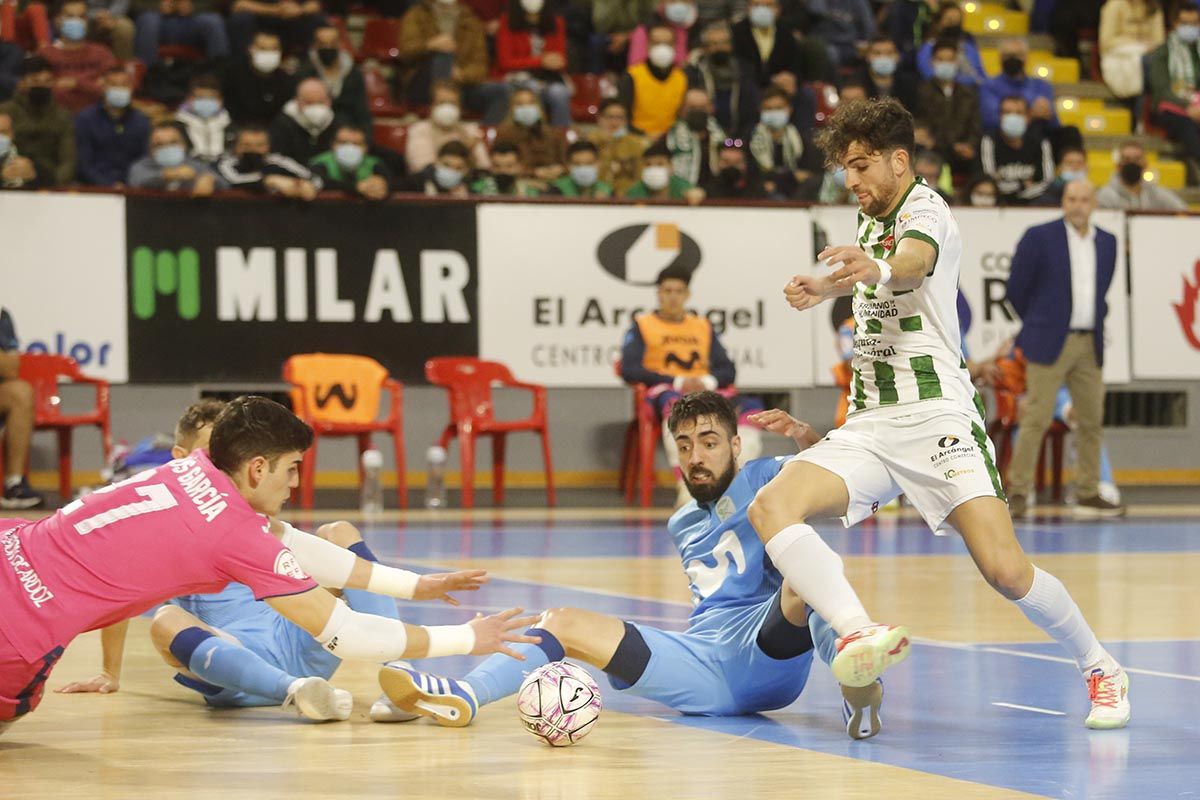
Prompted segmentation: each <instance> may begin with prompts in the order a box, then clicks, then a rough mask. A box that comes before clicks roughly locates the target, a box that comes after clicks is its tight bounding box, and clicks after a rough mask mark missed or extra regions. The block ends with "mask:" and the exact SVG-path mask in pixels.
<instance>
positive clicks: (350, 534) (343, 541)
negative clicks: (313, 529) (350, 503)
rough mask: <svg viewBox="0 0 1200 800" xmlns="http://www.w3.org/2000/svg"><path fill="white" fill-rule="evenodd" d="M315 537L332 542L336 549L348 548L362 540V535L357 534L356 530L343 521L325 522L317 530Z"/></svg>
mask: <svg viewBox="0 0 1200 800" xmlns="http://www.w3.org/2000/svg"><path fill="white" fill-rule="evenodd" d="M317 536H320V537H321V538H322V539H327V540H328V541H330V542H333V543H334V544H336V545H337V546H338V547H349V546H350V545H352V544H357V543H358V542H361V541H362V540H363V538H362V534H360V533H359V532H358V529H357V528H355V527H354V526H353V525H351V524H350V523H349V522H346V521H345V520H338V521H337V522H327V523H326V524H324V525H322V526H321V527H319V528H317Z"/></svg>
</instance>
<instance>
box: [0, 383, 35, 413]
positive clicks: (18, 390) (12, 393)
mask: <svg viewBox="0 0 1200 800" xmlns="http://www.w3.org/2000/svg"><path fill="white" fill-rule="evenodd" d="M0 402H2V404H3V407H4V409H5V410H6V411H20V410H24V409H30V408H33V386H31V385H30V383H29V382H28V381H23V380H20V379H13V380H10V381H4V382H2V383H0Z"/></svg>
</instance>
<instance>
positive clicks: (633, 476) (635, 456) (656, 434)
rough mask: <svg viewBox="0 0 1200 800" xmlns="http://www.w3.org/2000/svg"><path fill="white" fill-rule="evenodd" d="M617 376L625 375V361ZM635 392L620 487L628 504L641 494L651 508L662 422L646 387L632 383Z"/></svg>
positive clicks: (618, 365)
mask: <svg viewBox="0 0 1200 800" xmlns="http://www.w3.org/2000/svg"><path fill="white" fill-rule="evenodd" d="M614 369H615V370H616V373H617V377H618V378H619V377H620V376H621V362H620V361H618V362H617V363H616V364H615V365H614ZM629 388H630V389H631V390H632V391H633V419H631V420H630V421H629V425H628V426H626V428H625V444H624V446H623V447H622V448H621V471H620V472H619V473H618V479H617V483H618V487H619V488H620V491H622V492H624V493H625V502H626V504H629V503H632V502H633V497H634V494H635V493H636V494H637V495H638V501H639V505H640V506H641V507H642V508H649V507H650V503H651V496H652V495H653V493H654V480H655V473H654V451H655V449H656V448H657V447H658V442H659V440H660V439H661V438H662V422H661V421H660V420H659V418H658V414H656V413H655V411H654V406H653V405H652V404H651V403H650V401H649V399H648V397H647V394H646V391H647V390H646V384H644V383H631V384H629Z"/></svg>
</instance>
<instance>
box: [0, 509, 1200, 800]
mask: <svg viewBox="0 0 1200 800" xmlns="http://www.w3.org/2000/svg"><path fill="white" fill-rule="evenodd" d="M1179 516H1181V518H1172V517H1171V516H1170V515H1165V516H1158V517H1154V516H1150V515H1146V516H1144V517H1140V518H1138V519H1134V520H1127V521H1123V522H1120V523H1116V524H1112V525H1105V526H1099V527H1097V526H1093V527H1090V528H1088V527H1084V526H1080V525H1078V524H1076V523H1071V522H1062V521H1056V520H1053V519H1048V520H1039V521H1038V522H1036V523H1030V524H1028V525H1027V526H1022V528H1023V530H1022V532H1021V536H1022V540H1023V543H1024V544H1025V545H1026V547H1027V549H1029V550H1030V551H1031V552H1033V553H1034V556H1035V560H1036V561H1037V562H1038V563H1039V564H1040V565H1041V566H1043V567H1044V568H1046V569H1048V570H1049V571H1051V572H1053V573H1055V574H1056V575H1058V576H1059V577H1060V578H1061V579H1062V580H1063V581H1064V583H1066V584H1067V586H1068V587H1069V588H1070V589H1071V590H1072V592H1073V594H1074V596H1075V598H1076V600H1077V601H1078V602H1079V605H1080V607H1081V608H1082V609H1083V611H1084V613H1085V615H1086V616H1087V617H1088V618H1089V619H1090V620H1091V621H1092V623H1093V625H1094V627H1095V628H1096V629H1097V631H1098V633H1099V634H1100V636H1101V638H1102V639H1104V640H1105V641H1106V642H1107V643H1110V646H1111V647H1112V649H1113V652H1114V653H1115V654H1118V657H1120V658H1121V659H1122V660H1123V661H1124V663H1125V664H1126V666H1127V667H1130V668H1131V674H1132V677H1133V688H1132V695H1131V696H1132V697H1133V700H1134V704H1135V705H1134V708H1135V717H1134V722H1133V724H1132V725H1131V727H1130V729H1129V730H1127V731H1122V732H1115V733H1094V732H1087V731H1086V730H1085V729H1083V726H1082V715H1083V713H1084V711H1085V709H1086V696H1085V694H1084V690H1083V684H1082V681H1081V680H1079V677H1078V673H1077V672H1075V671H1074V668H1073V666H1071V665H1068V664H1064V663H1062V661H1063V659H1061V658H1060V657H1059V653H1058V651H1057V650H1056V649H1055V648H1054V647H1053V645H1052V644H1050V643H1046V642H1044V641H1043V640H1042V637H1041V636H1040V634H1038V633H1037V632H1036V631H1035V630H1033V629H1032V628H1031V627H1030V626H1029V625H1028V624H1027V623H1026V622H1025V620H1024V618H1023V617H1022V616H1021V615H1020V613H1019V612H1017V611H1016V609H1015V608H1013V607H1012V606H1011V605H1010V604H1008V603H1006V602H1004V601H1002V600H1001V599H1000V598H999V597H997V596H995V595H994V594H993V593H992V592H991V590H990V589H988V588H987V587H986V586H985V585H984V584H983V583H982V581H981V580H980V579H979V578H978V576H977V575H976V573H975V571H974V568H973V566H972V564H971V562H970V560H969V558H967V557H966V556H965V554H964V553H963V552H962V550H961V545H960V544H959V543H957V542H955V541H954V540H950V539H934V537H932V536H930V535H929V534H928V532H927V531H925V530H924V529H922V528H920V527H919V526H918V525H915V524H912V523H909V522H904V521H895V520H893V521H885V522H883V523H881V524H880V525H878V526H875V527H874V528H870V529H863V530H861V531H852V532H842V531H839V530H837V529H836V528H828V527H827V528H822V532H823V533H825V534H826V536H827V539H828V540H829V541H830V542H831V544H833V545H834V546H835V547H836V548H838V549H839V550H840V551H841V552H843V553H844V557H845V559H846V564H847V572H848V574H849V575H850V577H851V579H852V582H853V583H854V584H855V585H856V587H857V588H858V589H859V590H860V592H861V594H862V596H863V599H864V601H865V602H866V605H867V607H868V608H869V609H871V610H872V612H873V613H874V614H875V615H876V616H877V617H878V618H880V619H886V620H888V621H893V620H894V621H898V622H904V623H906V624H908V625H909V626H910V627H911V628H912V629H913V632H914V634H916V635H917V636H918V637H919V638H918V641H919V644H918V646H917V648H916V649H915V652H914V656H913V658H912V659H911V660H910V662H908V663H907V664H905V665H902V666H901V667H898V668H897V669H896V670H895V671H894V673H895V677H894V678H893V677H891V676H892V674H893V673H889V678H888V679H887V680H888V681H889V682H888V691H889V695H888V698H887V700H886V701H885V707H884V709H885V710H884V732H883V733H882V734H881V735H880V736H879V737H877V738H876V739H874V740H871V741H869V742H860V743H856V742H851V741H850V740H849V739H848V738H846V736H845V733H844V731H843V730H842V727H841V720H840V716H839V714H838V706H837V701H836V694H835V693H834V689H833V686H832V678H831V677H830V676H829V674H828V672H827V671H826V670H824V668H823V667H814V669H813V672H812V675H811V677H810V680H809V687H808V688H806V690H805V692H804V694H803V695H802V696H801V698H800V699H799V700H798V701H797V703H796V704H794V705H793V706H791V707H789V708H787V709H783V710H781V711H779V712H774V713H772V714H768V715H764V716H759V717H749V718H735V719H727V720H705V719H698V718H682V717H680V716H679V715H677V714H674V713H673V712H671V711H670V710H668V709H666V708H664V707H662V706H659V705H656V704H653V703H651V702H650V701H646V700H639V699H637V698H631V697H628V695H627V693H623V692H616V691H615V690H612V689H611V688H609V687H608V685H607V683H601V688H602V692H603V694H604V699H605V702H606V709H605V711H604V713H603V716H602V718H601V720H600V723H599V725H598V726H597V729H596V730H595V732H594V733H593V734H592V735H591V736H590V737H589V738H588V739H587V740H586V741H585V742H584V743H583V744H581V745H580V746H578V747H574V748H568V749H563V750H555V749H552V748H549V747H546V746H544V745H541V744H540V743H538V742H537V741H535V740H534V739H533V738H532V737H530V736H528V735H527V734H526V733H525V732H524V731H523V730H522V729H521V728H520V726H519V724H518V722H517V719H516V715H515V706H514V704H512V703H511V702H510V701H507V700H506V701H502V702H500V703H497V704H495V705H493V706H488V707H485V708H484V709H482V711H481V713H480V714H479V716H478V718H477V720H476V723H475V724H474V725H472V726H471V727H470V728H466V729H461V730H449V729H443V728H439V727H437V726H435V725H433V724H431V723H428V722H427V721H425V720H420V721H417V722H413V723H404V724H397V725H380V724H373V723H371V722H370V721H369V720H368V719H367V718H366V710H367V707H368V706H369V705H370V703H371V701H372V700H374V699H375V697H376V696H377V695H378V687H377V686H376V685H375V669H374V667H372V666H371V665H366V664H355V663H347V664H345V665H343V666H342V668H341V669H340V670H339V672H338V673H337V674H336V675H335V677H334V679H333V682H334V683H335V684H337V685H339V686H342V687H343V688H347V689H350V690H351V691H352V692H353V693H354V695H355V714H354V717H353V718H352V719H351V720H350V721H349V722H345V723H327V724H311V723H306V722H303V721H300V720H298V719H297V718H295V717H293V716H290V715H288V714H286V713H284V712H282V711H280V710H279V709H246V710H237V711H212V710H209V709H207V708H205V707H204V706H203V704H202V703H201V702H200V701H199V700H198V699H197V696H196V695H194V694H193V693H191V692H189V691H188V690H185V689H183V688H182V687H180V686H178V685H177V684H175V683H173V682H172V681H171V680H170V676H171V671H170V670H169V669H168V668H166V667H165V666H164V665H163V664H162V663H161V662H160V661H159V659H158V656H157V655H156V654H155V653H154V652H153V650H152V648H151V647H150V643H149V638H148V635H147V632H146V631H147V628H148V623H147V621H146V620H145V619H140V620H135V622H134V625H133V627H132V629H131V632H130V637H129V646H128V648H127V654H126V664H125V670H124V676H123V679H122V688H121V691H120V692H119V693H117V694H114V695H108V696H100V695H86V696H84V695H72V696H68V695H59V694H53V693H48V694H47V697H46V698H45V700H44V701H43V703H42V706H41V708H39V710H38V711H37V712H35V713H34V714H31V715H29V716H28V717H26V718H25V719H23V720H22V721H21V722H20V723H18V724H17V725H14V726H13V727H12V728H10V729H9V730H8V732H7V733H5V734H4V736H2V737H0V798H4V799H5V800H7V799H9V798H12V799H14V800H15V799H16V798H38V799H39V800H40V799H41V798H57V797H64V798H65V797H94V798H139V797H144V798H156V797H172V798H181V799H186V798H216V797H224V798H242V797H246V798H325V797H364V798H366V797H369V798H376V797H379V798H384V797H388V798H390V797H404V798H547V799H550V798H554V799H561V800H568V799H571V800H573V799H574V798H579V799H580V800H582V799H583V798H621V799H622V800H631V799H632V798H655V800H666V799H667V798H739V799H740V798H756V797H785V796H786V797H791V796H805V797H810V798H821V799H822V800H824V799H825V798H829V800H840V799H841V798H879V797H920V798H922V799H923V800H938V799H940V798H955V799H957V798H1015V797H1028V796H1049V797H1101V798H1109V797H1113V798H1116V797H1130V798H1133V797H1137V798H1143V797H1145V798H1151V797H1153V798H1157V797H1174V796H1196V794H1200V768H1197V766H1196V760H1197V759H1196V758H1195V755H1196V754H1197V753H1200V725H1198V723H1197V722H1196V720H1198V719H1200V617H1198V616H1197V614H1196V613H1195V611H1196V610H1197V604H1196V601H1195V586H1196V580H1195V576H1196V575H1197V574H1200V526H1197V524H1196V523H1194V522H1192V520H1194V519H1195V516H1189V515H1188V514H1187V513H1186V512H1185V513H1183V514H1182V515H1179ZM662 517H663V515H661V514H652V515H649V516H647V517H644V518H642V517H637V516H630V515H629V514H628V513H626V512H620V513H619V514H618V513H603V512H597V513H595V514H588V513H586V512H583V513H578V514H570V515H563V514H558V515H552V514H548V513H546V512H537V511H533V512H517V513H513V514H511V515H508V514H504V513H496V512H491V513H489V514H488V515H487V516H486V517H475V518H472V519H471V520H469V521H465V522H464V521H463V520H462V519H460V518H458V517H454V516H452V515H445V514H443V515H439V516H436V517H424V516H422V515H419V514H417V515H412V516H411V517H403V518H396V519H395V521H388V522H383V523H376V524H375V525H373V526H372V527H370V528H369V529H368V530H367V539H368V542H369V543H371V545H372V547H373V549H375V550H376V552H377V553H378V554H380V556H381V557H382V558H383V559H384V560H385V561H387V562H389V563H395V564H407V565H412V566H414V567H417V568H425V567H435V566H436V567H456V566H461V565H467V564H470V565H472V566H481V567H485V568H487V569H488V570H490V572H491V574H492V575H493V576H494V578H495V581H494V583H493V585H492V586H489V587H488V588H487V589H485V590H484V591H483V592H480V593H479V594H478V595H476V596H474V597H471V598H469V601H468V602H467V604H466V608H465V609H464V610H460V611H453V610H449V609H442V608H433V607H427V606H424V605H407V604H402V605H401V614H402V615H404V616H405V618H407V619H411V620H412V621H417V622H431V623H444V622H451V621H459V620H461V619H462V618H464V617H465V616H466V615H467V614H468V613H470V612H472V611H473V610H475V609H479V610H490V609H497V608H501V607H506V606H508V605H510V604H517V603H520V604H523V605H526V606H527V607H529V608H535V609H538V608H543V607H549V606H552V605H586V606H588V607H590V608H594V609H596V610H600V611H606V612H608V613H613V614H616V615H618V616H623V617H625V618H629V619H636V620H638V621H640V622H646V623H648V624H654V625H659V626H662V627H667V628H674V629H681V628H682V627H683V621H684V620H685V618H686V615H687V612H688V606H687V600H688V592H687V587H686V583H685V581H684V577H683V575H682V571H681V569H680V566H679V563H678V560H677V559H676V558H675V557H673V556H672V555H671V548H670V543H669V541H668V540H667V537H666V534H665V531H664V530H663V518H662ZM297 521H301V522H302V521H303V520H297ZM472 663H474V660H471V659H463V658H456V659H443V660H441V661H440V662H429V661H427V662H424V663H423V664H422V666H424V667H425V668H427V669H438V670H441V671H443V672H445V673H446V674H454V675H461V674H463V673H464V672H465V671H466V670H468V669H469V668H470V666H471V664H472ZM98 665H99V643H98V637H97V635H96V634H88V635H85V636H83V637H81V638H80V639H78V640H77V641H76V642H75V643H74V644H73V645H72V646H71V647H70V648H69V649H68V652H67V654H66V655H65V656H64V658H63V660H62V662H61V663H60V665H59V666H58V668H57V669H56V671H55V672H54V674H53V675H52V677H51V679H50V684H49V685H50V687H51V688H53V687H57V686H62V685H63V684H65V683H67V682H69V681H71V680H75V679H80V678H85V677H89V676H90V675H92V674H94V673H95V672H96V671H97V668H98ZM1189 752H1190V754H1191V757H1190V758H1189V757H1188V756H1187V754H1188V753H1189ZM1189 793H1190V794H1189Z"/></svg>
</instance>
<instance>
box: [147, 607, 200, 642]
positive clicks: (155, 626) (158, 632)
mask: <svg viewBox="0 0 1200 800" xmlns="http://www.w3.org/2000/svg"><path fill="white" fill-rule="evenodd" d="M190 619H191V617H190V615H189V614H187V612H185V611H183V610H182V609H180V608H177V607H176V606H163V607H162V608H160V609H159V610H158V611H155V612H154V619H152V620H151V622H150V641H152V642H153V643H154V646H155V648H157V649H158V651H159V652H160V653H168V652H170V650H171V642H172V641H173V640H174V639H175V636H176V634H178V633H179V632H180V631H181V630H183V629H184V628H186V627H188V625H189V621H190Z"/></svg>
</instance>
